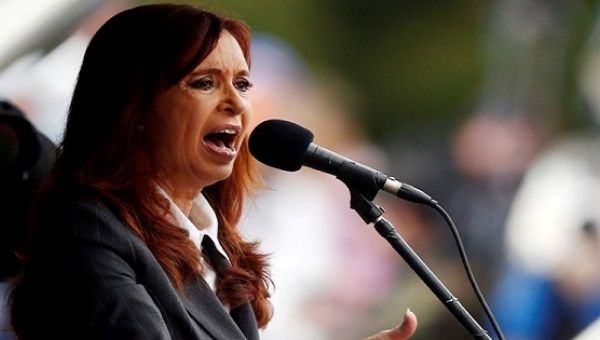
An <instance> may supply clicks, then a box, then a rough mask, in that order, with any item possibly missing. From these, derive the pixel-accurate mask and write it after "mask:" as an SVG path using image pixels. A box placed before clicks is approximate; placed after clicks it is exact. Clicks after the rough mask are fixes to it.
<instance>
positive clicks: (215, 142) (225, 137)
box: [204, 127, 239, 154]
mask: <svg viewBox="0 0 600 340" xmlns="http://www.w3.org/2000/svg"><path fill="white" fill-rule="evenodd" d="M238 135H239V129H237V128H232V127H227V128H220V129H218V130H216V131H214V132H211V133H209V134H207V135H206V136H204V142H205V143H206V145H207V146H208V147H209V148H210V149H212V150H213V151H215V152H218V153H223V154H232V153H235V141H236V139H237V136H238Z"/></svg>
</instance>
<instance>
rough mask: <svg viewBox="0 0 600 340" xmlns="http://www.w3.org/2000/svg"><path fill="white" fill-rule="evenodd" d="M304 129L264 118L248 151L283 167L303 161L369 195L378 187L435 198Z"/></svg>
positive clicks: (411, 197) (406, 196)
mask: <svg viewBox="0 0 600 340" xmlns="http://www.w3.org/2000/svg"><path fill="white" fill-rule="evenodd" d="M313 139H314V135H313V133H312V132H310V131H309V130H308V129H306V128H304V127H302V126H300V125H298V124H295V123H292V122H288V121H285V120H278V119H273V120H267V121H264V122H262V123H260V124H258V125H257V126H256V128H255V129H254V131H252V133H251V134H250V139H249V146H250V153H251V154H252V155H253V156H254V157H255V158H256V159H258V160H259V161H260V162H262V163H264V164H266V165H269V166H272V167H275V168H278V169H281V170H286V171H297V170H299V169H300V168H301V167H302V166H303V165H306V166H308V167H311V168H313V169H316V170H320V171H323V172H325V173H328V174H330V175H334V176H336V178H338V179H339V180H341V181H342V182H344V183H345V184H346V185H347V186H348V188H349V189H350V191H354V192H357V193H360V194H363V195H365V196H366V197H367V198H369V199H371V200H372V199H373V198H374V197H375V195H376V194H377V192H378V191H379V190H383V191H386V192H389V193H391V194H393V195H396V196H398V197H400V198H403V199H406V200H409V201H412V202H416V203H424V204H429V205H430V204H436V203H437V202H436V201H435V200H434V199H432V198H431V196H429V195H428V194H426V193H425V192H423V191H422V190H419V189H417V188H415V187H413V186H411V185H408V184H406V183H402V182H400V181H398V180H396V179H395V178H394V177H390V176H388V175H386V174H384V173H381V172H379V171H377V170H375V169H372V168H370V167H368V166H366V165H363V164H360V163H357V162H355V161H353V160H351V159H349V158H346V157H344V156H341V155H338V154H337V153H335V152H333V151H330V150H328V149H326V148H323V147H320V146H318V145H316V144H314V143H312V141H313Z"/></svg>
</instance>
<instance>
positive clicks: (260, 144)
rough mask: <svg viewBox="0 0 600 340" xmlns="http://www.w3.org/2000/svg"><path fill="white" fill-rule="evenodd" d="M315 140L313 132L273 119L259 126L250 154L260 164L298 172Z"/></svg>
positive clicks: (252, 136) (252, 138)
mask: <svg viewBox="0 0 600 340" xmlns="http://www.w3.org/2000/svg"><path fill="white" fill-rule="evenodd" d="M313 138H314V136H313V134H312V132H310V131H309V130H308V129H305V128H304V127H302V126H300V125H298V124H295V123H292V122H288V121H285V120H279V119H272V120H266V121H264V122H262V123H260V124H258V125H257V126H256V128H254V131H252V133H251V134H250V139H249V141H248V143H249V146H250V153H251V154H252V155H253V156H254V157H255V158H256V159H258V160H259V161H260V162H262V163H264V164H266V165H269V166H272V167H274V168H278V169H281V170H286V171H297V170H299V169H300V168H301V167H302V163H303V161H304V155H305V153H306V150H307V149H308V146H309V145H310V143H312V141H313Z"/></svg>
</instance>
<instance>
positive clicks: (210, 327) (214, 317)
mask: <svg viewBox="0 0 600 340" xmlns="http://www.w3.org/2000/svg"><path fill="white" fill-rule="evenodd" d="M184 293H185V295H184V296H183V298H182V300H183V304H184V306H185V308H186V310H187V311H188V313H189V314H190V315H191V316H192V318H193V319H194V320H196V322H198V324H199V325H200V326H202V327H203V328H204V329H206V331H207V332H208V333H210V334H211V335H212V336H213V337H214V338H215V339H221V340H234V339H235V340H238V339H239V340H246V337H245V336H244V334H243V333H242V332H241V331H240V329H239V328H238V326H237V325H236V323H235V321H234V320H233V319H232V317H231V316H230V315H229V314H228V313H227V310H225V307H223V305H222V304H221V302H220V301H219V299H218V298H217V296H216V295H215V294H214V293H213V291H212V290H211V289H210V287H209V286H208V284H207V283H206V282H205V281H204V279H202V278H197V279H195V280H193V281H192V282H190V283H188V284H187V285H186V287H185V290H184ZM236 309H237V308H236ZM256 339H258V338H256Z"/></svg>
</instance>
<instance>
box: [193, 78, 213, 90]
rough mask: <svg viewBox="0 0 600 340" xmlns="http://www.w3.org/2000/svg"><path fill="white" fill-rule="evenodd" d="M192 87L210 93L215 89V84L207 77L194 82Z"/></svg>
mask: <svg viewBox="0 0 600 340" xmlns="http://www.w3.org/2000/svg"><path fill="white" fill-rule="evenodd" d="M190 86H191V87H193V88H195V89H198V90H202V91H208V90H211V89H212V88H214V87H215V82H214V81H213V80H212V79H211V78H208V77H207V78H201V79H198V80H194V81H192V82H191V83H190Z"/></svg>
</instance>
